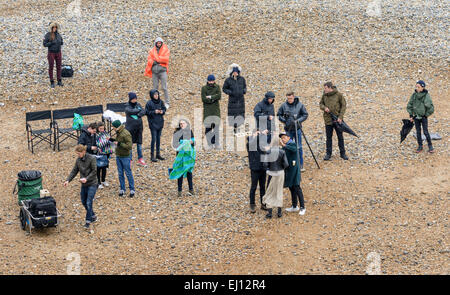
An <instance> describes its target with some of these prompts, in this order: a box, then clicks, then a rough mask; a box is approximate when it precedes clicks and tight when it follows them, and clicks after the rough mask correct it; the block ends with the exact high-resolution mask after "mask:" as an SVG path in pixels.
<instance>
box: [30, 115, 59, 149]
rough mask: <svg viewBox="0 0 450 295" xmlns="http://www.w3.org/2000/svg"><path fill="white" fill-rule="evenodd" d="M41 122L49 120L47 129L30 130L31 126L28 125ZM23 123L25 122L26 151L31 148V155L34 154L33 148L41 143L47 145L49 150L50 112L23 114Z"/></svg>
mask: <svg viewBox="0 0 450 295" xmlns="http://www.w3.org/2000/svg"><path fill="white" fill-rule="evenodd" d="M41 120H49V128H45V129H36V130H33V128H31V125H30V124H29V123H28V122H32V121H41ZM25 121H26V123H25V124H26V125H25V126H26V130H27V141H28V149H30V148H31V153H34V146H35V145H38V144H39V143H41V142H42V141H44V142H47V143H49V144H50V148H51V147H52V144H53V141H52V112H51V111H50V110H47V111H39V112H28V113H26V114H25Z"/></svg>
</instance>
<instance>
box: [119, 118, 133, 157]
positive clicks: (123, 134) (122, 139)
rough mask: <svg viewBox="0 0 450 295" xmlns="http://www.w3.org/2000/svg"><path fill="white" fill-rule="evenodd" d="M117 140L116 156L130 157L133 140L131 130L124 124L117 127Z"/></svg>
mask: <svg viewBox="0 0 450 295" xmlns="http://www.w3.org/2000/svg"><path fill="white" fill-rule="evenodd" d="M116 141H117V144H116V156H117V157H129V156H130V154H131V150H132V148H133V141H132V139H131V134H130V132H128V130H127V129H125V126H124V125H123V124H122V125H120V126H119V128H117V133H116Z"/></svg>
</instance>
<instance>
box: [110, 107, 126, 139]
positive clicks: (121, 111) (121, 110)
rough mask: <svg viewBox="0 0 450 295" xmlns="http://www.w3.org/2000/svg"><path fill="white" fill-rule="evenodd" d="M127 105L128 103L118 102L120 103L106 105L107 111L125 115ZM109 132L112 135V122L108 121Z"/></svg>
mask: <svg viewBox="0 0 450 295" xmlns="http://www.w3.org/2000/svg"><path fill="white" fill-rule="evenodd" d="M126 105H127V103H126V102H118V103H108V104H106V109H107V110H110V111H113V112H115V113H124V112H125V107H126ZM107 121H108V123H107V125H108V126H107V128H108V129H107V130H108V132H109V134H111V130H112V122H111V121H110V120H107Z"/></svg>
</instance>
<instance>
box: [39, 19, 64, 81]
mask: <svg viewBox="0 0 450 295" xmlns="http://www.w3.org/2000/svg"><path fill="white" fill-rule="evenodd" d="M43 44H44V47H47V48H48V53H47V59H48V75H49V77H50V87H51V88H55V79H54V78H53V67H54V64H55V61H56V78H57V79H58V86H64V85H63V83H62V80H61V64H62V53H61V46H62V45H63V44H64V43H63V38H62V36H61V34H60V33H59V25H58V24H57V23H55V22H52V23H50V25H49V32H47V34H45V37H44V42H43Z"/></svg>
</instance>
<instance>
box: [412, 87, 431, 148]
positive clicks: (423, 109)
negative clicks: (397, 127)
mask: <svg viewBox="0 0 450 295" xmlns="http://www.w3.org/2000/svg"><path fill="white" fill-rule="evenodd" d="M406 110H407V111H408V113H409V118H410V119H409V120H410V121H411V122H414V125H415V126H416V132H417V143H418V145H419V146H418V147H417V150H416V153H420V152H422V150H423V143H422V131H421V127H423V134H424V135H425V137H426V139H427V142H428V152H430V153H434V148H433V144H432V143H431V136H430V133H428V117H429V116H431V115H432V114H433V113H434V106H433V101H431V96H430V94H429V93H428V90H426V89H425V82H424V81H422V80H420V81H418V82H417V83H416V90H415V91H414V93H413V94H412V95H411V98H410V99H409V102H408V105H407V107H406Z"/></svg>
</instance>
